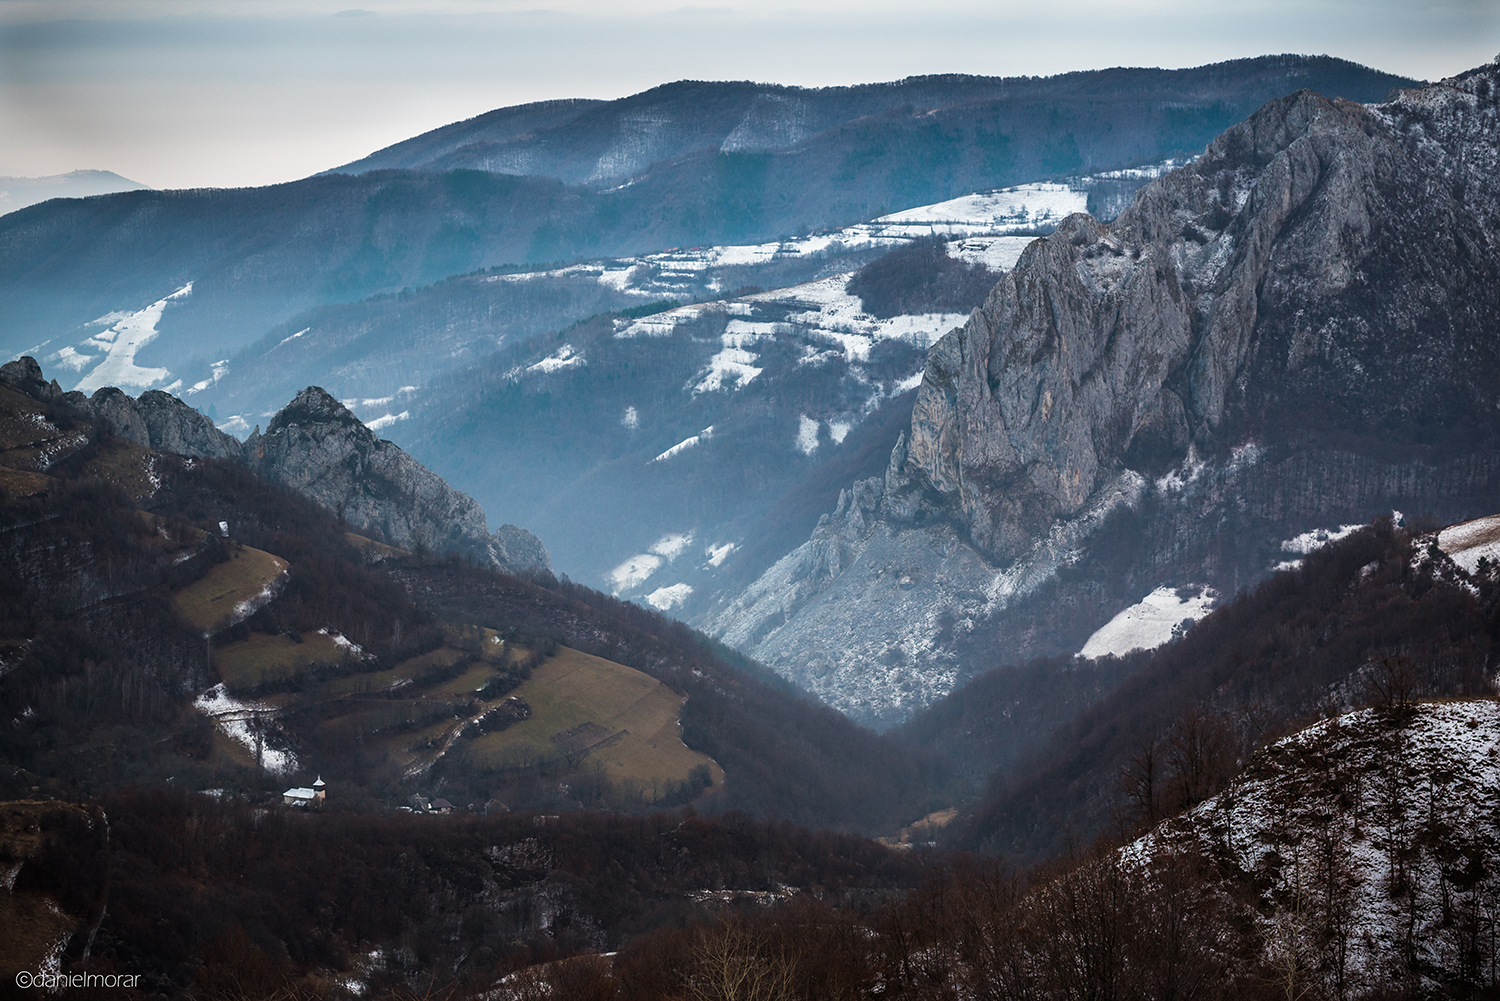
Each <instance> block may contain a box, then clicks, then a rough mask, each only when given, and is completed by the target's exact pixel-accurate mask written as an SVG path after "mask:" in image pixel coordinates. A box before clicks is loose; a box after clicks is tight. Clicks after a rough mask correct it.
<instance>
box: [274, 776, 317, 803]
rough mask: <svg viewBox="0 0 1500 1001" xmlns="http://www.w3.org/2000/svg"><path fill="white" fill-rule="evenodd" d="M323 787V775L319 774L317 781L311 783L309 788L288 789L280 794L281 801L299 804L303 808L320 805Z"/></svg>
mask: <svg viewBox="0 0 1500 1001" xmlns="http://www.w3.org/2000/svg"><path fill="white" fill-rule="evenodd" d="M325 788H326V787H325V786H324V785H323V776H321V775H319V776H318V781H316V782H314V783H313V784H312V788H311V789H308V788H307V787H306V786H301V787H298V788H295V789H288V790H287V791H286V792H284V793H282V794H281V802H282V803H283V804H284V805H286V806H300V807H302V808H303V809H304V810H305V809H307V808H308V807H310V806H322V805H323V793H324V790H325Z"/></svg>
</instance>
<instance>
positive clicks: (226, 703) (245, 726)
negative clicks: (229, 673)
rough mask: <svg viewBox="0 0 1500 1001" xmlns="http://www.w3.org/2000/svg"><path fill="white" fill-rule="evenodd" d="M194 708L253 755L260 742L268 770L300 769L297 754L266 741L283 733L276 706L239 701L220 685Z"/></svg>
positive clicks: (205, 694) (276, 771)
mask: <svg viewBox="0 0 1500 1001" xmlns="http://www.w3.org/2000/svg"><path fill="white" fill-rule="evenodd" d="M340 639H342V637H340ZM193 708H194V709H197V710H198V711H199V712H200V713H202V714H203V715H205V716H207V717H208V718H209V719H211V720H213V721H214V724H215V725H216V726H218V728H219V729H220V730H222V731H223V732H224V735H225V736H227V737H228V738H229V739H230V740H233V741H234V742H235V743H237V744H239V745H241V746H242V747H244V748H245V750H247V751H249V752H250V754H251V755H252V756H253V755H254V754H255V753H256V745H257V743H259V744H260V745H261V750H260V760H261V764H262V765H263V766H264V767H265V769H266V770H267V771H269V772H271V773H273V774H276V775H288V774H290V773H292V772H294V771H296V770H297V756H296V755H295V754H293V753H292V752H291V751H283V750H277V749H276V748H273V747H270V746H268V744H267V741H266V739H265V738H266V737H267V736H270V735H272V734H275V735H279V734H280V730H279V729H278V728H277V726H276V722H275V720H276V709H275V707H274V706H270V705H267V704H266V703H264V702H248V701H241V700H239V699H236V698H234V697H233V696H231V695H230V694H229V692H228V691H227V690H226V689H225V687H224V685H223V684H222V683H220V684H217V685H215V686H214V687H213V688H210V689H209V690H208V691H206V692H204V693H203V694H202V695H200V696H198V698H197V699H195V700H194V701H193ZM257 729H259V731H260V734H261V736H260V738H259V739H257V736H256V731H257Z"/></svg>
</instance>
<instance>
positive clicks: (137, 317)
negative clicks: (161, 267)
mask: <svg viewBox="0 0 1500 1001" xmlns="http://www.w3.org/2000/svg"><path fill="white" fill-rule="evenodd" d="M192 292H193V283H192V282H188V283H187V284H186V285H184V286H183V287H182V288H180V289H178V290H177V291H176V292H173V293H172V294H171V295H169V296H166V297H164V298H161V299H158V300H157V301H156V302H153V303H152V304H151V305H149V306H147V307H146V308H145V309H142V310H138V311H137V312H134V313H129V314H126V315H124V316H119V314H116V313H111V314H109V315H108V316H102V317H100V318H99V319H98V320H95V321H94V322H95V323H103V322H106V321H110V320H113V323H112V324H111V325H110V326H109V328H108V329H106V330H102V331H100V332H99V333H97V334H94V335H93V336H92V337H90V338H89V339H88V340H86V341H84V342H83V343H81V344H80V345H78V347H80V348H84V349H85V350H95V351H97V350H103V352H104V356H103V359H102V360H100V361H99V364H98V365H96V366H95V367H94V369H93V371H91V372H90V373H89V374H88V375H86V376H84V377H83V378H82V379H80V380H78V383H77V385H75V386H74V387H73V388H74V389H76V390H79V391H81V392H85V393H91V392H93V391H94V390H96V389H100V388H102V387H104V386H119V387H121V388H129V389H150V388H151V387H152V386H155V385H157V384H159V383H163V382H166V381H167V379H168V378H170V377H171V375H172V373H171V372H170V371H168V370H167V369H165V368H142V367H141V366H139V365H137V364H136V363H135V356H136V353H137V352H138V351H140V350H141V348H143V347H145V346H146V345H147V344H150V343H151V342H152V341H153V340H155V339H156V325H157V324H158V323H160V322H161V314H162V313H163V312H164V311H165V310H166V308H167V304H168V303H170V302H172V301H173V300H176V299H182V298H185V297H187V296H189V295H191V294H192ZM64 353H66V355H65V354H64ZM97 357H98V356H96V355H87V356H85V355H83V354H80V353H78V352H77V351H76V350H75V349H73V348H63V349H62V351H59V352H57V353H56V354H54V355H52V356H50V357H49V358H48V359H47V360H48V361H49V362H66V364H67V366H68V367H71V368H74V369H75V370H77V369H82V368H84V367H85V366H86V365H89V364H91V363H92V362H93V361H94V360H95V358H97Z"/></svg>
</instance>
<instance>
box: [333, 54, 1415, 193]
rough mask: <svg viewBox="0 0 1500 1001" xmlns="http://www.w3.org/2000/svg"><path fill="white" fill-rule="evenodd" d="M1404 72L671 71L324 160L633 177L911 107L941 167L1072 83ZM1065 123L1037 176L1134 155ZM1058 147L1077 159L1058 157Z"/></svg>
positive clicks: (823, 134)
mask: <svg viewBox="0 0 1500 1001" xmlns="http://www.w3.org/2000/svg"><path fill="white" fill-rule="evenodd" d="M1272 81H1274V84H1272ZM1411 82H1412V81H1398V78H1396V77H1393V76H1390V75H1387V74H1378V73H1373V72H1371V71H1368V70H1365V69H1364V68H1363V67H1359V66H1356V65H1354V64H1352V63H1347V62H1344V61H1343V60H1338V59H1333V58H1331V57H1328V56H1316V57H1309V56H1294V55H1279V56H1262V57H1259V58H1254V59H1237V60H1231V61H1229V62H1223V63H1215V64H1212V65H1208V66H1200V67H1194V68H1191V69H1181V70H1160V69H1146V68H1127V67H1118V68H1113V69H1105V70H1087V71H1079V72H1072V73H1062V74H1058V75H1056V76H1050V77H984V76H971V75H967V74H959V73H948V74H934V75H928V76H915V77H907V78H905V79H902V80H897V81H893V82H890V83H870V84H858V85H854V86H847V87H819V88H809V87H790V86H783V85H776V84H763V83H754V82H750V81H733V82H710V81H702V80H680V81H677V82H674V83H668V84H663V85H661V86H659V87H653V88H651V89H650V90H647V91H643V92H641V93H639V94H632V95H630V96H629V97H623V98H620V99H618V100H614V101H596V100H572V101H544V102H539V103H535V104H524V105H518V106H514V107H508V108H500V109H497V110H495V111H491V112H488V113H486V114H483V115H479V116H477V117H475V118H471V119H468V120H466V121H463V122H456V123H454V124H452V125H445V126H443V127H442V128H439V129H434V130H433V131H431V132H427V133H423V134H422V135H420V136H416V137H414V138H412V139H408V140H405V141H403V142H400V143H397V144H395V145H393V146H389V147H386V148H385V149H381V150H377V151H376V152H374V153H371V154H370V155H369V156H367V157H364V158H362V159H359V160H355V161H353V162H351V163H348V164H345V165H343V166H341V167H336V168H333V170H331V171H328V173H345V174H360V173H365V172H368V171H372V170H390V169H409V170H410V169H419V170H453V169H472V170H485V171H490V172H493V173H503V174H532V175H542V176H546V177H555V178H557V179H558V180H561V181H564V182H566V183H569V184H596V185H606V186H607V185H611V184H617V183H619V182H620V181H622V180H625V179H627V178H630V177H636V176H638V175H639V174H640V173H641V172H642V171H643V170H645V169H646V168H648V167H649V166H650V165H651V164H653V163H657V162H667V161H672V160H677V159H680V158H683V157H691V156H693V155H695V154H699V153H702V152H705V151H715V152H723V153H777V152H785V151H787V150H791V149H793V148H798V149H800V150H801V153H802V155H808V154H812V155H817V153H818V151H819V147H820V146H826V145H827V144H828V143H829V142H830V141H832V142H834V143H835V144H842V143H845V142H847V140H848V138H849V134H848V133H846V132H844V133H843V134H842V135H841V132H843V130H851V129H852V130H854V132H855V133H860V134H862V135H861V139H862V140H863V141H865V142H868V141H870V140H873V139H875V136H877V135H880V134H881V133H886V134H890V135H892V136H895V135H899V134H900V132H899V130H900V128H901V126H899V125H896V123H895V122H894V121H883V120H882V119H883V117H884V116H892V115H894V116H896V117H897V118H900V117H905V116H908V115H911V114H916V115H918V116H920V117H922V118H925V119H927V120H928V121H929V122H931V123H938V124H940V126H941V127H940V128H939V129H938V130H937V131H936V132H935V133H934V134H933V135H931V136H929V137H928V140H929V142H928V143H927V144H926V146H925V147H924V148H923V149H922V150H921V152H920V155H921V156H923V157H925V158H927V159H929V160H931V161H932V162H933V163H934V164H941V165H942V166H943V167H944V168H946V169H952V161H953V160H955V159H960V160H961V159H964V158H966V157H967V156H972V155H973V153H972V151H963V150H961V149H959V148H958V147H959V146H960V145H962V143H963V142H970V143H972V140H973V139H975V138H978V139H979V143H978V146H979V148H980V149H981V150H982V151H983V154H984V155H989V156H995V155H997V151H996V149H994V148H988V147H993V146H994V145H995V144H994V143H993V142H988V143H987V142H985V141H984V138H985V137H984V135H983V133H982V132H981V133H978V134H971V133H970V132H969V130H970V129H972V127H973V124H974V123H976V122H979V121H984V122H985V123H986V125H987V127H989V128H999V129H1001V130H1002V131H1008V132H1014V131H1015V130H1016V129H1017V128H1018V127H1022V126H1021V118H1022V116H1023V115H1025V114H1026V113H1028V112H1034V111H1036V110H1038V109H1040V108H1043V107H1044V106H1049V105H1054V104H1057V103H1058V102H1061V103H1063V104H1067V103H1069V102H1072V101H1076V100H1078V99H1079V98H1080V97H1087V98H1089V99H1091V100H1092V101H1094V102H1095V103H1097V104H1107V105H1108V104H1113V105H1115V106H1116V109H1118V107H1119V106H1121V105H1131V106H1134V107H1135V108H1137V109H1139V110H1140V111H1145V109H1147V108H1150V107H1153V106H1154V107H1158V108H1168V107H1170V108H1171V109H1172V110H1174V111H1175V112H1176V113H1177V117H1178V118H1179V119H1181V120H1186V119H1187V118H1191V117H1193V116H1194V115H1198V116H1201V117H1203V118H1204V119H1205V120H1206V119H1211V118H1221V120H1222V122H1223V124H1224V125H1228V124H1230V123H1231V122H1232V121H1234V120H1236V118H1238V117H1243V116H1244V115H1246V114H1248V113H1249V112H1250V111H1251V110H1253V109H1254V107H1256V106H1257V105H1258V104H1259V103H1261V102H1260V101H1255V100H1254V99H1253V98H1249V96H1248V95H1247V94H1245V93H1244V90H1245V87H1246V84H1249V85H1250V87H1251V88H1252V89H1256V88H1263V87H1265V85H1267V84H1271V86H1272V87H1273V89H1274V87H1283V88H1284V87H1286V86H1287V84H1288V83H1291V84H1292V87H1291V89H1296V87H1297V85H1299V84H1300V85H1301V86H1311V87H1313V88H1315V89H1319V90H1324V91H1336V92H1341V93H1342V92H1346V91H1358V92H1360V93H1361V94H1363V95H1367V96H1364V97H1363V98H1357V99H1365V100H1369V99H1372V98H1373V97H1378V96H1384V91H1382V92H1381V93H1379V94H1373V93H1371V90H1372V88H1374V89H1378V88H1379V87H1380V86H1381V85H1384V86H1385V88H1386V90H1389V88H1390V87H1392V86H1396V85H1398V83H1400V84H1407V83H1411ZM1283 92H1285V91H1283ZM1267 96H1271V95H1269V94H1268V95H1267ZM1350 96H1352V95H1350ZM1221 116H1227V117H1221ZM1170 117H1171V116H1168V118H1169V119H1170ZM1059 124H1060V123H1059V122H1055V121H1054V122H1049V123H1048V125H1049V127H1056V126H1058V125H1059ZM1177 124H1179V125H1180V122H1179V123H1177ZM1075 125H1076V123H1075V122H1069V123H1067V124H1066V125H1064V126H1063V130H1062V131H1060V132H1059V134H1058V135H1056V136H1055V146H1054V148H1052V149H1051V150H1049V151H1048V152H1047V153H1046V154H1044V156H1043V157H1042V160H1040V161H1038V162H1037V163H1036V164H1035V165H1034V166H1033V168H1032V171H1033V174H1034V176H1045V175H1046V174H1049V173H1050V174H1058V173H1067V172H1069V171H1072V170H1075V169H1077V168H1078V167H1079V166H1084V167H1085V168H1086V169H1087V168H1095V169H1096V168H1097V167H1098V166H1100V165H1102V164H1105V163H1118V164H1121V165H1124V164H1125V163H1126V162H1127V161H1128V160H1129V159H1130V157H1131V156H1132V155H1133V154H1132V153H1130V152H1128V151H1127V148H1126V147H1127V146H1128V144H1129V140H1125V139H1123V137H1121V136H1113V135H1110V134H1109V132H1110V131H1112V130H1105V131H1095V130H1093V129H1090V128H1088V126H1086V125H1085V126H1084V129H1083V130H1081V131H1080V130H1077V129H1076V128H1075ZM1168 127H1169V128H1170V127H1171V124H1170V123H1168ZM961 134H962V140H961V139H960V135H961ZM1005 145H1007V144H1004V143H1002V144H1000V146H1001V147H1003V146H1005ZM1070 146H1071V149H1070ZM1197 146H1198V144H1190V145H1189V146H1188V147H1186V148H1184V149H1181V150H1163V151H1162V156H1161V157H1153V159H1160V158H1163V157H1164V156H1167V155H1172V154H1173V153H1180V152H1193V151H1196V148H1197ZM950 147H951V148H950ZM913 152H915V151H913ZM998 155H1002V156H1003V155H1004V154H1003V153H1001V154H998ZM1069 156H1076V157H1077V161H1076V162H1075V163H1063V162H1062V161H1063V160H1065V159H1067V158H1068V157H1069ZM1048 157H1050V158H1051V159H1050V161H1048ZM1049 162H1050V167H1049ZM844 166H845V168H847V167H848V166H849V165H848V164H845V165H844ZM977 186H978V187H983V185H977Z"/></svg>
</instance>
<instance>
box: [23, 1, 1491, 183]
mask: <svg viewBox="0 0 1500 1001" xmlns="http://www.w3.org/2000/svg"><path fill="white" fill-rule="evenodd" d="M709 2H710V3H711V2H712V0H709ZM353 3H358V4H360V9H346V8H347V7H348V6H349V5H350V4H353ZM1497 51H1500V0H1359V2H1355V0H1129V2H1124V0H1030V2H1025V3H1022V2H1015V0H990V2H976V0H906V2H899V3H898V2H894V0H812V2H808V3H799V4H784V3H778V2H777V0H765V2H760V3H754V4H750V3H743V2H738V0H737V2H732V3H729V4H726V5H723V6H708V5H705V6H682V5H681V4H678V3H665V2H662V3H658V2H651V0H647V2H624V3H622V2H618V0H563V2H550V3H549V2H547V0H439V2H435V3H414V2H410V0H333V2H327V3H325V2H321V0H299V2H282V0H0V175H12V176H16V175H19V176H37V175H43V174H56V173H63V172H66V171H69V170H73V169H77V168H97V169H104V170H113V171H115V172H116V173H119V174H123V175H125V176H126V177H129V178H131V179H133V180H136V181H139V182H141V183H144V184H148V185H151V186H153V187H202V186H233V185H251V184H267V183H272V182H275V181H284V180H291V179H294V178H298V177H304V176H306V175H308V174H311V173H315V172H317V171H319V170H323V169H326V168H328V167H332V166H336V165H338V164H340V163H345V162H348V161H350V160H353V159H356V158H358V157H361V156H363V155H365V154H367V153H369V152H371V151H373V150H375V149H378V148H380V147H382V146H386V145H389V144H390V143H393V142H396V141H399V140H401V139H405V138H407V137H409V136H413V135H416V134H418V133H421V132H424V131H426V130H428V129H431V128H435V127H437V126H439V125H443V124H446V123H448V122H451V121H456V120H458V119H463V118H468V117H471V116H473V115H476V114H479V113H481V112H484V111H488V110H490V109H492V108H497V107H502V106H505V105H508V104H519V103H523V102H526V101H535V100H542V99H547V98H556V97H599V98H611V97H621V96H624V95H626V94H631V93H635V92H637V91H641V90H644V89H646V88H648V87H651V86H654V85H656V84H659V83H665V82H668V81H671V80H679V79H684V78H692V79H712V80H743V79H752V80H760V81H769V82H775V83H785V84H799V85H804V86H821V85H827V84H850V83H868V82H874V81H884V80H894V79H899V78H901V77H904V76H910V75H913V74H920V73H954V72H957V73H977V74H986V75H1002V76H1010V75H1017V74H1038V75H1044V74H1052V73H1060V72H1066V71H1068V70H1080V69H1098V68H1102V67H1108V66H1167V67H1181V66H1196V65H1201V64H1203V63H1209V62H1217V61H1219V60H1223V59H1233V58H1238V57H1241V56H1256V55H1264V54H1267V53H1279V52H1297V53H1310V54H1321V53H1326V54H1328V55H1334V56H1341V57H1343V58H1345V59H1352V60H1355V61H1357V62H1361V63H1365V64H1366V65H1369V66H1374V67H1378V68H1380V69H1383V70H1388V71H1391V72H1395V73H1403V74H1406V75H1409V76H1414V77H1418V78H1421V79H1432V80H1436V79H1440V78H1442V77H1444V76H1448V75H1450V74H1453V73H1456V72H1458V71H1460V70H1463V69H1467V68H1469V67H1471V66H1475V65H1478V64H1481V63H1485V62H1488V61H1489V60H1490V59H1492V58H1494V57H1495V55H1496V53H1497Z"/></svg>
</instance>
